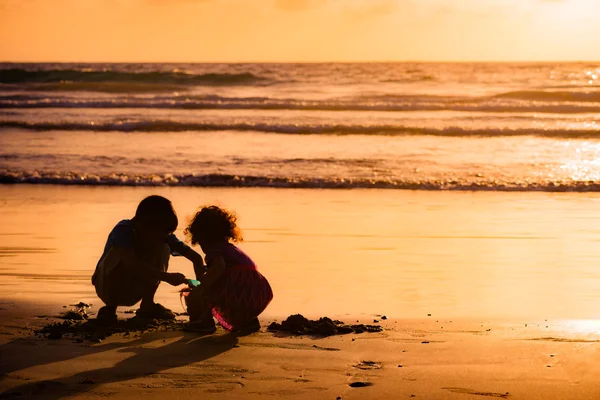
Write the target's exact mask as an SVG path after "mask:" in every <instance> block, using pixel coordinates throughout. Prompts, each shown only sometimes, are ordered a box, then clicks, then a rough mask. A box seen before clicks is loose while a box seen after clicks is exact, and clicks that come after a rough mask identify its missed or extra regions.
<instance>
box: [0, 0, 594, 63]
mask: <svg viewBox="0 0 600 400" xmlns="http://www.w3.org/2000/svg"><path fill="white" fill-rule="evenodd" d="M598 16H600V1H599V0H0V35H1V37H2V40H1V41H0V61H89V62H91V61H107V62H118V61H131V62H136V61H137V62H143V61H156V62H169V61H171V62H219V61H222V62H236V61H242V62H243V61H247V62H252V61H265V62H267V61H274V62H278V61H281V62H293V61H299V62H310V61H405V60H412V61H495V60H497V61H543V60H548V61H556V60H565V61H576V60H597V59H600V23H598V22H597V21H598Z"/></svg>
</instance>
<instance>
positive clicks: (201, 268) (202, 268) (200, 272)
mask: <svg viewBox="0 0 600 400" xmlns="http://www.w3.org/2000/svg"><path fill="white" fill-rule="evenodd" d="M194 273H195V274H196V279H198V280H200V278H202V277H203V276H204V274H205V273H206V265H204V262H202V259H200V262H194Z"/></svg>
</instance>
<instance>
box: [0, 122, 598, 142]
mask: <svg viewBox="0 0 600 400" xmlns="http://www.w3.org/2000/svg"><path fill="white" fill-rule="evenodd" d="M1 128H17V129H27V130H35V131H48V130H62V131H93V132H188V131H197V132H206V131H246V132H264V133H276V134H305V135H318V134H324V135H413V136H416V135H427V136H446V137H503V136H542V137H556V138H599V137H600V125H598V126H597V127H595V128H590V129H541V128H524V129H511V128H490V129H481V128H480V129H469V128H465V127H445V128H425V127H418V126H405V125H342V124H332V125H330V124H265V123H232V124H220V123H202V122H198V123H196V122H177V121H172V120H151V121H138V120H123V121H116V122H114V121H113V122H106V123H102V122H98V123H96V122H89V123H79V122H25V121H0V129H1Z"/></svg>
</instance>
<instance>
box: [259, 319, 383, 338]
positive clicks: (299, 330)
mask: <svg viewBox="0 0 600 400" xmlns="http://www.w3.org/2000/svg"><path fill="white" fill-rule="evenodd" d="M267 329H268V330H269V331H271V332H274V331H279V332H286V333H290V334H293V335H318V336H332V335H345V334H348V333H363V332H381V331H382V330H383V329H382V328H381V326H379V325H364V324H356V325H346V324H344V323H343V322H342V321H337V320H335V321H333V320H331V319H329V318H327V317H323V318H319V319H318V320H309V319H307V318H305V317H304V316H302V315H301V314H296V315H290V316H289V317H287V319H286V320H285V321H283V322H282V323H281V324H278V323H277V322H273V323H271V325H269V327H268V328H267Z"/></svg>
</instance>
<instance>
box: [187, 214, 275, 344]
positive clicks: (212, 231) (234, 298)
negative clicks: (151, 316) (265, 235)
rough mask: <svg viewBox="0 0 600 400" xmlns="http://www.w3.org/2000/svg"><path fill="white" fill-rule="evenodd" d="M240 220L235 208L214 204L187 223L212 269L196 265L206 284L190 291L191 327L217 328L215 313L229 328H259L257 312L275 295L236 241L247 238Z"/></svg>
mask: <svg viewBox="0 0 600 400" xmlns="http://www.w3.org/2000/svg"><path fill="white" fill-rule="evenodd" d="M236 221H237V218H236V216H235V214H234V213H231V212H228V211H227V210H224V209H221V208H219V207H217V206H210V207H204V208H202V209H201V210H200V211H198V213H196V215H195V216H194V218H193V220H192V222H191V223H190V225H189V226H188V227H187V229H186V233H187V234H188V235H189V236H191V242H192V245H196V244H198V245H200V247H201V248H202V251H203V252H204V253H205V255H206V256H205V261H206V269H205V271H206V272H205V273H203V272H202V271H196V275H197V279H198V280H199V281H200V282H201V284H200V286H198V287H197V288H194V289H193V290H192V291H191V292H190V293H189V295H188V296H187V297H186V303H187V307H188V313H189V315H190V323H189V324H188V329H189V330H193V331H196V332H201V333H213V332H215V330H216V326H215V322H214V320H213V316H214V317H215V318H216V319H217V321H218V322H219V324H220V325H221V326H223V327H224V328H225V329H227V330H228V331H234V332H235V331H238V332H245V333H250V332H255V331H258V330H259V329H260V323H259V322H258V318H257V317H258V316H259V315H260V314H261V313H262V312H263V311H264V310H265V308H266V307H267V305H268V304H269V303H270V302H271V300H272V299H273V291H272V290H271V286H270V285H269V282H268V281H267V279H266V278H265V277H264V276H263V275H262V274H261V273H260V272H258V270H257V269H256V264H254V262H253V261H252V259H250V257H248V255H246V254H245V253H244V252H243V251H242V250H240V249H239V248H238V247H237V246H235V245H234V244H233V243H235V242H239V241H241V240H242V236H241V233H240V230H239V228H238V226H237V224H236Z"/></svg>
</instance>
